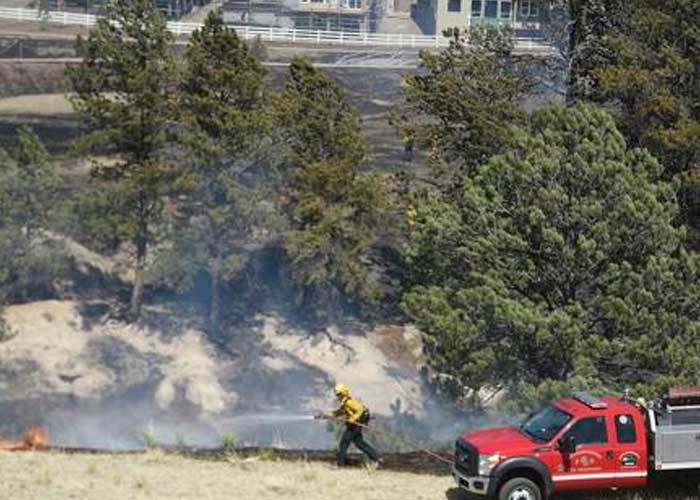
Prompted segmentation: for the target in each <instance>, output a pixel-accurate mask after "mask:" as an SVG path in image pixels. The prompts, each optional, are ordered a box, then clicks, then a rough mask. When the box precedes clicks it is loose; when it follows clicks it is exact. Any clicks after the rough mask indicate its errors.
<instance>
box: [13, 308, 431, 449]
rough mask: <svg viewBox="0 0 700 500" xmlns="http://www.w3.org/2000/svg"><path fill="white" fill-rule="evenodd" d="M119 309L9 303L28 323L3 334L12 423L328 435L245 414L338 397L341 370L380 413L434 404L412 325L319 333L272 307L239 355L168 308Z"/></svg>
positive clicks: (204, 439) (206, 436) (16, 318)
mask: <svg viewBox="0 0 700 500" xmlns="http://www.w3.org/2000/svg"><path fill="white" fill-rule="evenodd" d="M107 313H108V308H107V307H106V306H105V304H101V303H80V302H71V301H63V302H61V301H45V302H36V303H30V304H25V305H17V306H11V307H8V308H7V309H6V310H5V317H6V319H7V320H8V322H9V324H10V325H11V327H12V328H13V329H14V330H15V332H16V333H17V335H16V337H14V338H13V339H11V340H10V341H8V342H5V343H3V344H0V359H2V366H1V367H0V424H2V426H3V427H4V428H5V429H7V430H8V431H11V432H18V431H19V429H20V428H21V427H23V426H26V425H29V424H32V423H41V424H44V425H47V426H49V429H50V434H51V436H52V441H53V442H54V443H57V442H58V443H63V444H71V445H88V446H89V445H93V446H112V447H130V446H135V445H137V444H138V440H139V438H140V435H141V434H142V433H143V432H144V428H146V427H148V429H150V430H149V432H153V433H156V434H158V436H157V437H158V438H159V439H162V440H164V441H166V442H167V441H170V442H173V441H174V440H176V435H182V436H184V437H185V438H187V439H189V440H191V442H193V443H200V444H209V445H211V444H216V443H217V440H218V439H219V438H218V436H219V435H220V434H221V433H224V432H227V431H229V430H231V431H234V432H235V433H236V434H237V435H238V436H239V437H240V438H241V439H242V440H244V441H245V440H246V439H247V440H250V442H251V443H258V442H263V443H264V442H270V441H272V440H273V438H277V439H278V440H279V441H280V442H282V443H286V444H289V445H290V446H294V445H296V446H304V445H308V446H314V445H315V446H319V445H323V444H324V443H326V444H327V443H330V442H331V441H332V435H328V434H326V433H325V431H324V430H323V429H321V432H320V433H319V427H318V426H316V425H315V426H309V425H308V424H307V423H304V426H303V428H289V427H285V426H282V425H275V426H272V427H270V428H260V427H259V426H258V425H254V426H253V427H251V426H250V425H249V424H248V425H244V424H245V423H246V422H245V421H244V420H239V421H236V420H235V418H237V417H240V416H241V415H250V414H261V413H268V414H269V413H271V414H273V415H289V414H290V413H291V414H300V413H301V414H304V413H306V414H309V413H310V412H312V411H315V410H318V409H321V408H328V407H330V406H331V405H333V401H332V396H331V394H330V391H329V387H330V385H331V384H332V383H333V381H334V380H342V381H344V382H346V383H348V384H350V385H351V386H352V387H353V389H354V390H355V392H356V393H357V394H359V395H360V396H361V397H362V399H363V400H364V401H365V402H366V403H367V404H368V405H369V406H370V407H371V408H372V410H373V411H374V412H376V413H379V414H385V415H390V414H391V408H390V405H391V404H392V403H394V402H395V400H396V399H397V398H398V399H400V400H401V401H402V408H403V409H405V410H409V411H411V412H412V413H415V414H416V415H422V414H423V412H424V406H423V401H424V400H425V394H424V391H425V388H424V387H423V386H422V384H421V377H420V375H419V372H418V370H419V366H420V339H419V336H418V333H417V332H416V331H414V330H412V329H410V328H402V327H395V326H380V327H375V328H370V327H368V326H366V325H356V326H355V330H354V331H344V332H343V333H342V334H341V332H340V330H339V328H337V327H332V328H329V329H327V330H323V331H317V332H309V331H305V330H298V329H295V328H293V327H290V326H289V325H288V324H287V323H286V322H285V321H284V319H283V318H279V317H276V316H262V315H261V316H259V317H257V318H255V321H253V322H252V324H251V325H249V326H248V328H252V329H253V334H254V338H255V339H256V342H254V343H252V344H250V346H249V348H248V349H247V350H246V351H245V352H243V353H242V355H241V356H238V357H233V356H230V355H229V354H228V353H226V352H223V351H221V350H219V349H218V348H217V347H214V346H213V345H212V344H210V343H209V342H208V340H207V339H206V337H205V336H204V335H203V334H202V332H200V331H197V330H195V329H189V328H187V327H185V326H175V327H174V326H173V325H172V324H168V323H167V322H159V321H158V318H159V315H162V316H167V314H168V313H167V311H158V310H157V309H151V310H149V314H148V318H149V320H147V321H144V322H143V323H142V324H139V325H128V324H125V323H122V322H119V321H116V320H113V319H109V316H108V314H107ZM163 325H166V326H163ZM231 419H234V420H233V421H232V420H231ZM253 423H254V424H257V423H258V422H257V421H254V422H253Z"/></svg>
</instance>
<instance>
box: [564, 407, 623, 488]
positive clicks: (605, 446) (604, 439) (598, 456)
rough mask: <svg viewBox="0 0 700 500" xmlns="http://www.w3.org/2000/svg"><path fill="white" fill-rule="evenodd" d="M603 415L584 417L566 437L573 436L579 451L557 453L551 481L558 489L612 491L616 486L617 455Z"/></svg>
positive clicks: (566, 433) (571, 428)
mask: <svg viewBox="0 0 700 500" xmlns="http://www.w3.org/2000/svg"><path fill="white" fill-rule="evenodd" d="M608 435H609V429H608V422H607V419H606V418H605V416H604V415H600V416H593V417H586V418H582V419H581V420H578V421H577V422H575V423H574V424H573V425H572V426H571V427H570V428H569V430H568V431H566V432H565V433H564V436H563V438H564V439H569V437H570V436H573V437H574V439H575V440H576V451H574V452H573V453H565V452H562V451H557V452H555V453H554V458H555V463H554V464H553V465H554V467H553V468H552V479H553V481H554V487H555V490H585V489H596V488H612V487H613V486H614V485H615V455H614V450H613V443H611V442H610V440H609V438H608Z"/></svg>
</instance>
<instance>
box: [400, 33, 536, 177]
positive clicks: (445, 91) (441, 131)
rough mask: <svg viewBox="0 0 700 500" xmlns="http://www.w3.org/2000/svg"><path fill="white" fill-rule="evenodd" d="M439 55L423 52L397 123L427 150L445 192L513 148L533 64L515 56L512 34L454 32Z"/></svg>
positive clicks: (405, 88) (407, 136)
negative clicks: (490, 160) (512, 138)
mask: <svg viewBox="0 0 700 500" xmlns="http://www.w3.org/2000/svg"><path fill="white" fill-rule="evenodd" d="M451 36H452V39H451V42H450V46H449V47H448V48H447V49H446V50H444V51H441V52H437V53H433V52H427V51H424V52H421V54H420V59H421V71H419V72H418V73H417V74H414V75H409V76H407V77H406V78H405V79H404V82H403V85H402V88H401V92H402V94H403V102H402V104H401V105H400V106H399V107H398V109H397V110H396V112H395V115H396V116H395V118H394V122H395V124H396V126H397V128H398V130H399V132H400V133H401V135H402V136H403V137H404V139H405V140H406V141H408V142H409V143H413V142H415V143H416V144H417V145H420V146H423V147H425V148H427V150H428V152H429V153H430V160H431V164H432V166H433V168H434V171H433V173H434V175H433V180H440V181H441V182H443V183H446V184H447V185H448V186H449V185H452V184H453V183H454V182H455V180H456V181H457V184H459V182H460V181H459V179H460V178H462V177H468V176H469V175H470V174H471V172H472V171H473V170H474V169H475V168H476V167H477V166H478V165H480V164H481V163H483V162H484V161H486V160H487V159H488V158H490V157H491V156H492V155H494V154H496V153H499V152H501V151H502V150H503V148H504V147H506V145H507V144H508V143H509V141H510V136H511V128H512V127H514V126H516V125H517V124H519V123H522V122H523V120H524V118H525V115H524V113H523V110H522V109H521V107H520V102H521V100H522V99H523V97H524V96H525V94H526V92H527V90H528V89H529V88H530V86H531V82H530V79H529V77H528V74H527V67H528V64H529V59H526V58H518V57H515V56H514V55H513V40H512V33H511V32H510V31H509V30H500V29H495V28H490V27H489V28H484V27H478V28H473V29H471V30H468V31H466V32H460V31H459V30H453V31H452V32H451Z"/></svg>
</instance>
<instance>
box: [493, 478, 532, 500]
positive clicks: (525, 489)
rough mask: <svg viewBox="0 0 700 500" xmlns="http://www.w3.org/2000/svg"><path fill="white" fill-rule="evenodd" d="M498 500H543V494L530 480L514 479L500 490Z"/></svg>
mask: <svg viewBox="0 0 700 500" xmlns="http://www.w3.org/2000/svg"><path fill="white" fill-rule="evenodd" d="M498 500H542V492H540V488H539V487H538V486H537V485H536V484H535V483H533V482H532V481H530V480H529V479H526V478H524V477H514V478H513V479H510V480H509V481H506V482H505V484H504V485H503V486H501V488H500V489H499V490H498Z"/></svg>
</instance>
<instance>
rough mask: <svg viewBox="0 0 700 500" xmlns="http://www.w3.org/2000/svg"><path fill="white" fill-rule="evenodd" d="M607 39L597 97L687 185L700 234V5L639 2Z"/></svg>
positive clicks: (687, 202) (691, 218) (633, 139)
mask: <svg viewBox="0 0 700 500" xmlns="http://www.w3.org/2000/svg"><path fill="white" fill-rule="evenodd" d="M624 20H625V22H624V24H623V25H622V26H621V27H620V29H618V30H616V31H615V32H613V33H611V35H610V36H608V37H607V38H606V40H605V41H606V49H607V50H608V53H609V56H608V58H607V60H606V61H604V62H603V63H601V64H600V65H598V67H597V68H596V70H595V73H594V74H595V82H596V86H595V90H596V93H595V95H594V98H596V99H597V100H599V101H601V102H604V103H606V104H607V105H609V106H610V108H611V109H612V110H613V111H614V113H615V116H616V118H617V121H618V124H619V126H620V129H621V130H622V132H623V133H624V134H625V136H626V137H627V138H628V141H629V142H630V143H631V144H632V145H635V146H643V147H646V148H648V149H649V150H650V151H651V152H652V154H654V155H655V156H656V157H657V158H659V160H660V161H661V162H662V164H663V165H664V166H665V168H666V175H667V177H671V176H677V177H678V178H679V179H680V180H681V182H682V189H681V203H682V207H683V212H682V215H683V217H684V221H685V222H686V223H688V224H689V225H691V227H692V229H694V233H695V234H694V235H693V237H692V239H693V243H694V244H695V245H697V241H698V236H697V232H698V230H700V226H699V224H698V220H699V219H698V216H700V177H699V176H698V164H699V163H700V87H699V86H698V85H697V81H698V79H699V78H700V67H699V66H698V64H697V62H698V53H699V51H700V33H698V29H697V26H698V24H699V23H700V2H698V1H697V0H671V1H667V2H655V1H651V0H636V1H635V5H634V8H632V9H631V11H630V14H629V15H627V16H625V17H624Z"/></svg>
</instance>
